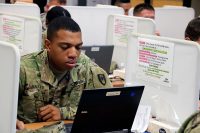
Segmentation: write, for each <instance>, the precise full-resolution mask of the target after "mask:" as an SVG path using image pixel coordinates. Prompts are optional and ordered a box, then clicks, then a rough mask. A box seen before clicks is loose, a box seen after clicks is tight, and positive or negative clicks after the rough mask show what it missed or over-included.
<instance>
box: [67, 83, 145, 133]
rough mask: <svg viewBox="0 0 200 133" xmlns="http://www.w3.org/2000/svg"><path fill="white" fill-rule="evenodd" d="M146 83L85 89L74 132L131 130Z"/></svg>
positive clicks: (95, 132)
mask: <svg viewBox="0 0 200 133" xmlns="http://www.w3.org/2000/svg"><path fill="white" fill-rule="evenodd" d="M143 90H144V86H134V87H122V88H108V89H94V90H84V91H83V93H82V96H81V99H80V102H79V106H78V110H77V113H76V116H75V119H74V123H73V126H72V131H71V133H78V132H79V133H98V132H109V131H120V130H124V129H127V130H130V129H131V126H132V124H133V121H134V117H135V115H136V112H137V108H138V105H139V102H140V99H141V96H142V93H143Z"/></svg>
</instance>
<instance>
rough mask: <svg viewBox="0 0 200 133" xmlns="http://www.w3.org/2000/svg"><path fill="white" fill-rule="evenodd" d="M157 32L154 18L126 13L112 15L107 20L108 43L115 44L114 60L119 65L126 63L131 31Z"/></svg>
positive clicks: (122, 65)
mask: <svg viewBox="0 0 200 133" xmlns="http://www.w3.org/2000/svg"><path fill="white" fill-rule="evenodd" d="M132 32H135V33H143V34H155V23H154V21H153V20H151V19H148V18H141V17H132V16H125V15H110V16H109V17H108V22H107V35H106V37H107V38H106V42H107V44H112V45H114V53H113V57H112V61H115V62H116V63H117V64H118V65H119V67H122V68H123V67H124V66H125V64H126V55H127V44H128V38H129V35H130V33H132Z"/></svg>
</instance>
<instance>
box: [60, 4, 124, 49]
mask: <svg viewBox="0 0 200 133" xmlns="http://www.w3.org/2000/svg"><path fill="white" fill-rule="evenodd" d="M63 7H64V8H65V9H67V10H68V11H69V12H70V14H71V17H72V18H73V19H74V20H75V21H76V22H77V23H78V24H79V25H80V27H81V30H82V38H83V45H107V44H108V43H107V42H106V29H107V18H108V16H109V15H111V14H123V12H124V11H123V9H122V8H110V7H82V6H63Z"/></svg>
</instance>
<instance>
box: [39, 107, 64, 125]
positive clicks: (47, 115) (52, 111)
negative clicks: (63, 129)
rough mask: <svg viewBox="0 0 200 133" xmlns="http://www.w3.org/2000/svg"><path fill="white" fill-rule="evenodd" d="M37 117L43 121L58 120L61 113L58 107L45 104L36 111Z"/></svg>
mask: <svg viewBox="0 0 200 133" xmlns="http://www.w3.org/2000/svg"><path fill="white" fill-rule="evenodd" d="M38 115H39V118H41V119H42V120H43V121H58V120H61V114H60V110H59V108H58V107H56V106H53V105H46V106H44V107H41V108H40V109H39V112H38Z"/></svg>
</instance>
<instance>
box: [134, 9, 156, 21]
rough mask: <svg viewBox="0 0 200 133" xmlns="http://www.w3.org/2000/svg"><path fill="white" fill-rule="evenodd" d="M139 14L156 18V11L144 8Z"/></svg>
mask: <svg viewBox="0 0 200 133" xmlns="http://www.w3.org/2000/svg"><path fill="white" fill-rule="evenodd" d="M137 16H138V17H144V18H151V19H154V18H155V11H153V10H147V9H144V10H142V11H141V12H140V13H139V14H138V15H137Z"/></svg>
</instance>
